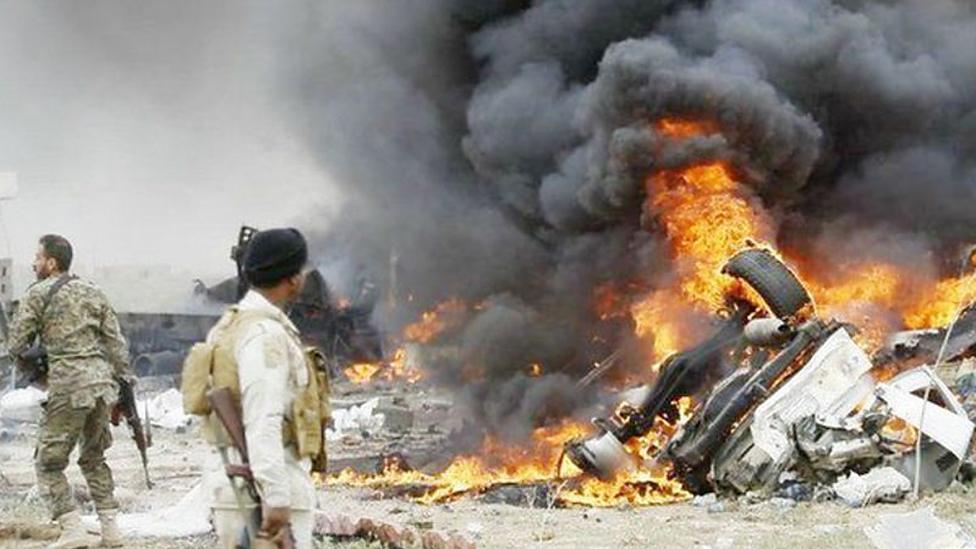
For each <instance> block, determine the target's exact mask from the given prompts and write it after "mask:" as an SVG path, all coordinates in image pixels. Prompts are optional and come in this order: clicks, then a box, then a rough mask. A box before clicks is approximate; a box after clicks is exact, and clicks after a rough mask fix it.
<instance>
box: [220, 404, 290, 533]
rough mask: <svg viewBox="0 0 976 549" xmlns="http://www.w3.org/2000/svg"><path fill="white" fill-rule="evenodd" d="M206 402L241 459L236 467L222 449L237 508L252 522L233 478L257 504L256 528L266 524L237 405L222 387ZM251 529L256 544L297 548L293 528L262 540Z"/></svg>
mask: <svg viewBox="0 0 976 549" xmlns="http://www.w3.org/2000/svg"><path fill="white" fill-rule="evenodd" d="M207 400H208V401H209V402H210V409H211V410H213V412H214V414H216V416H217V419H218V420H219V421H220V424H221V425H223V427H224V430H225V431H226V432H227V436H228V438H230V443H231V446H233V447H234V449H236V450H237V453H238V454H240V456H241V462H242V464H241V465H233V464H231V463H230V462H229V460H228V459H227V456H226V453H225V451H224V450H223V449H221V457H222V458H223V460H224V472H225V473H226V474H227V478H228V480H230V483H231V486H232V488H233V489H234V493H235V495H236V496H237V497H238V504H239V505H240V506H241V512H242V513H243V514H244V517H243V518H244V520H245V522H246V523H249V522H250V517H249V516H248V514H247V512H246V511H245V510H244V507H243V502H242V498H241V497H240V494H239V493H238V492H237V490H238V489H237V485H236V484H235V483H234V478H235V477H237V478H241V479H243V480H244V483H245V485H246V486H247V490H248V493H249V495H250V496H251V498H252V499H253V500H254V501H255V503H257V505H258V506H257V509H256V512H257V515H258V516H257V517H256V518H257V521H256V522H257V524H258V525H260V524H261V521H262V520H263V517H262V514H261V497H260V494H259V493H258V490H257V485H256V484H255V482H254V476H253V475H252V474H251V466H250V463H251V462H250V460H249V459H248V453H247V438H246V437H245V433H244V420H243V419H242V418H241V413H240V410H239V408H238V405H237V402H236V401H235V400H234V396H233V395H232V394H231V392H230V389H228V388H227V387H219V388H217V389H212V390H210V391H209V392H207ZM249 529H251V530H253V531H254V533H253V534H252V535H253V536H254V537H255V540H252V541H257V540H258V539H260V540H261V542H270V543H273V544H274V545H275V546H276V547H278V548H279V549H294V548H295V538H294V535H293V534H292V532H291V526H290V525H287V524H286V525H285V526H284V527H282V529H281V530H280V531H279V532H278V533H277V535H276V536H275V537H274V538H265V537H262V534H263V533H262V532H260V531H259V530H258V528H257V527H254V526H249Z"/></svg>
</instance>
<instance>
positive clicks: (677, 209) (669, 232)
mask: <svg viewBox="0 0 976 549" xmlns="http://www.w3.org/2000/svg"><path fill="white" fill-rule="evenodd" d="M654 129H655V131H656V132H657V133H658V134H659V135H662V136H664V137H666V138H668V139H672V140H684V139H688V138H691V137H695V136H699V135H707V134H709V133H715V132H716V127H715V126H714V125H713V124H711V123H707V122H697V121H690V120H682V119H674V118H666V119H662V120H660V121H658V122H657V123H656V124H655V126H654ZM646 190H647V200H646V202H645V210H646V211H647V212H648V213H650V214H653V215H654V216H655V218H656V219H657V220H658V222H659V224H660V225H661V227H662V228H663V232H664V236H665V237H666V238H667V241H668V243H669V244H670V246H671V254H672V257H673V258H674V259H675V264H676V265H677V268H676V273H675V274H676V276H677V282H676V284H674V285H673V287H669V288H664V289H661V290H658V291H655V292H652V293H650V294H649V295H647V296H646V297H645V298H643V299H641V300H640V301H638V302H637V303H635V304H634V305H633V306H632V307H631V315H632V317H633V319H634V322H635V324H636V332H637V335H638V336H639V337H646V336H651V337H652V339H653V345H654V353H653V360H654V362H659V361H661V360H663V359H664V358H665V357H667V356H668V355H670V354H672V353H674V352H676V351H678V350H680V349H681V348H683V347H686V346H688V345H690V344H692V343H694V340H693V339H692V338H691V337H690V335H689V334H687V333H685V332H686V331H685V330H682V328H681V326H680V324H679V322H678V321H677V320H676V319H679V318H680V317H681V316H683V313H686V312H687V311H692V310H697V311H705V312H708V313H711V312H714V311H717V310H719V309H721V308H722V307H723V306H724V305H725V304H726V303H727V301H728V297H729V296H730V295H736V296H738V297H741V298H745V299H749V300H750V301H753V302H757V299H758V297H757V296H754V295H753V294H752V293H751V292H750V291H749V290H748V288H746V287H745V286H744V285H742V284H741V283H739V282H738V281H737V280H735V279H734V278H732V277H729V276H726V275H724V274H722V273H721V268H722V265H723V264H724V263H725V261H726V260H727V259H728V258H729V257H730V256H732V255H733V254H735V253H736V252H737V251H738V250H740V249H742V248H743V247H744V246H745V245H746V244H747V242H749V241H755V242H766V241H771V240H772V238H773V236H774V231H773V223H772V221H771V220H770V218H769V216H768V215H767V214H766V213H765V211H764V210H763V209H762V208H761V206H760V204H759V200H758V197H756V196H755V194H754V193H753V192H752V190H751V189H750V188H749V187H747V186H746V185H744V184H742V183H740V182H738V181H737V180H736V177H735V172H734V170H733V168H732V166H731V165H729V164H728V163H727V162H724V161H718V160H715V161H709V162H703V163H700V164H696V165H692V166H688V167H684V168H681V169H667V170H659V171H656V172H653V173H652V174H651V175H650V176H649V177H648V178H647V182H646Z"/></svg>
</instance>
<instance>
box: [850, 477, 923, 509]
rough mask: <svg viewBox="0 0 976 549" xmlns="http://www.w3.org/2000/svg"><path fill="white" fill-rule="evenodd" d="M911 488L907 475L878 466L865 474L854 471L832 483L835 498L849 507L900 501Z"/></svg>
mask: <svg viewBox="0 0 976 549" xmlns="http://www.w3.org/2000/svg"><path fill="white" fill-rule="evenodd" d="M911 489H912V483H911V481H910V480H908V477H906V476H905V475H903V474H901V473H899V472H898V471H896V470H895V469H894V468H892V467H878V468H876V469H872V470H871V471H870V472H868V473H867V474H866V475H859V474H857V473H856V472H854V471H851V473H850V474H849V475H848V476H847V477H845V478H841V479H840V480H838V481H837V482H835V483H834V485H833V490H834V493H835V494H836V495H837V498H838V499H840V500H841V501H843V502H844V503H846V504H847V505H848V506H850V507H854V508H857V507H864V506H865V505H870V504H872V503H877V502H885V503H895V502H898V501H901V499H902V498H903V497H905V495H907V494H908V492H909V491H911Z"/></svg>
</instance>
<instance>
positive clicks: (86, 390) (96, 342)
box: [7, 235, 131, 549]
mask: <svg viewBox="0 0 976 549" xmlns="http://www.w3.org/2000/svg"><path fill="white" fill-rule="evenodd" d="M71 260H72V250H71V244H70V243H69V242H68V241H67V240H66V239H65V238H64V237H61V236H57V235H45V236H43V237H41V239H40V242H39V246H38V248H37V253H36V255H35V258H34V264H33V268H34V273H35V274H36V275H37V279H38V281H37V282H36V283H34V284H33V285H31V286H30V288H28V290H27V294H26V295H25V296H24V298H23V299H22V300H21V301H20V304H19V305H18V307H17V310H16V314H15V315H14V318H13V320H12V321H11V323H10V333H9V334H8V341H7V347H8V349H9V350H10V353H11V355H13V356H14V357H18V356H20V355H22V354H23V353H24V352H26V351H27V350H28V349H29V348H30V347H31V346H32V344H34V342H35V339H39V341H40V344H41V345H43V346H44V348H45V349H46V351H47V355H48V374H47V379H46V382H47V390H48V396H47V403H46V405H45V407H44V414H43V416H42V419H41V425H40V431H39V433H38V441H37V449H36V454H35V469H36V472H37V484H38V486H39V488H40V491H41V495H42V497H43V498H44V500H45V502H46V503H47V505H48V507H49V508H50V511H51V514H52V516H53V517H54V518H55V519H56V520H57V521H58V522H59V523H60V526H61V536H60V538H59V539H58V540H57V542H55V543H54V544H53V545H52V546H51V547H54V548H59V549H66V548H67V549H70V548H81V547H89V546H90V545H91V544H92V540H91V539H90V538H89V536H88V535H87V533H86V531H85V529H84V528H83V527H82V525H81V519H80V516H79V514H78V511H77V510H76V509H75V505H74V502H73V501H72V497H71V490H70V487H69V486H68V481H67V479H66V478H65V475H64V470H65V468H66V467H67V465H68V458H69V456H70V454H71V451H72V450H73V449H74V447H75V446H76V445H77V446H79V448H80V453H79V456H78V465H79V466H80V467H81V472H82V474H83V475H84V477H85V481H86V482H87V484H88V489H89V491H90V493H91V496H92V499H93V500H94V502H95V509H96V510H97V511H98V518H99V520H100V522H101V532H102V539H101V543H102V546H107V547H121V546H122V537H121V534H120V533H119V530H118V527H117V525H116V521H115V515H116V509H117V508H118V504H117V503H116V501H115V497H114V495H113V492H114V489H115V485H114V483H113V480H112V470H111V469H110V468H109V466H108V464H107V463H106V462H105V455H104V452H105V449H106V448H108V447H109V446H110V445H111V443H112V435H111V432H110V431H109V420H110V413H111V410H112V407H113V406H114V405H115V403H116V400H117V398H118V390H119V388H118V385H117V384H116V383H115V381H114V380H113V376H115V375H119V376H131V370H130V369H129V363H128V351H127V348H126V342H125V339H124V338H123V337H122V334H121V331H120V329H119V322H118V319H117V317H116V315H115V311H114V310H113V309H112V306H111V305H110V304H109V302H108V299H107V298H106V297H105V295H104V294H103V293H102V292H101V290H99V289H98V288H97V287H96V286H95V285H94V284H92V283H90V282H87V281H84V280H81V279H78V278H76V277H73V276H71V275H69V273H68V271H69V269H70V267H71Z"/></svg>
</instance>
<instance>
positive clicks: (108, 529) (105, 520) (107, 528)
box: [98, 509, 123, 547]
mask: <svg viewBox="0 0 976 549" xmlns="http://www.w3.org/2000/svg"><path fill="white" fill-rule="evenodd" d="M115 517H116V513H115V510H114V509H113V510H111V511H99V512H98V522H100V523H101V525H102V543H101V544H99V547H122V545H123V543H122V532H121V531H120V530H119V525H118V523H117V522H116V521H115Z"/></svg>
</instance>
